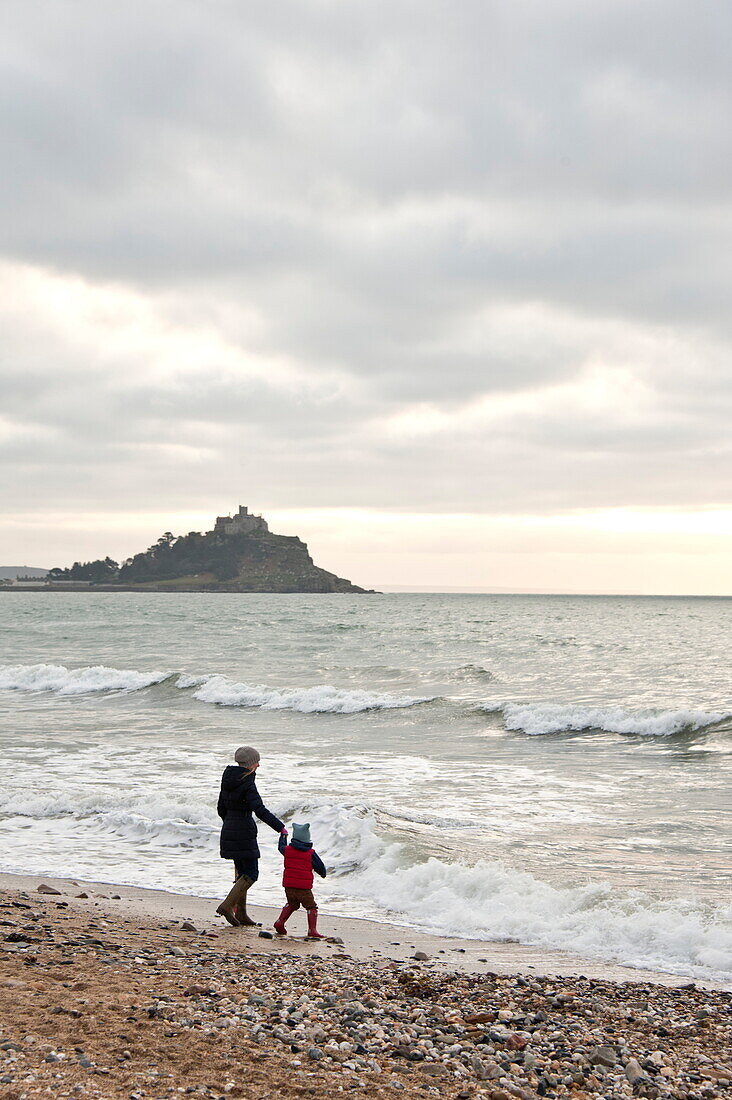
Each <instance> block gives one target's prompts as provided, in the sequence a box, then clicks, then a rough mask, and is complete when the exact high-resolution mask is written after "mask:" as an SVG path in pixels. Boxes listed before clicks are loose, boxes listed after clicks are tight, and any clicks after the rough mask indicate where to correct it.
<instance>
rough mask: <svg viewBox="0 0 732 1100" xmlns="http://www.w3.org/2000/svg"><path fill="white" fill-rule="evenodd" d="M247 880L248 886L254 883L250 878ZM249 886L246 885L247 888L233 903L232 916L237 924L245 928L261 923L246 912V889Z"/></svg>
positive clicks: (259, 925)
mask: <svg viewBox="0 0 732 1100" xmlns="http://www.w3.org/2000/svg"><path fill="white" fill-rule="evenodd" d="M244 877H245V876H244ZM247 882H248V883H249V886H253V885H254V884H253V882H252V880H251V879H247ZM249 886H247V889H246V890H245V891H244V892H243V894H242V895H241V897H240V899H239V901H237V902H236V903H235V904H234V916H235V917H236V919H237V921H238V922H239V924H240V925H242V926H244V927H246V928H261V927H262V925H261V924H260V922H259V921H256V920H252V918H251V917H250V916H249V914H248V913H247V890H248V889H249Z"/></svg>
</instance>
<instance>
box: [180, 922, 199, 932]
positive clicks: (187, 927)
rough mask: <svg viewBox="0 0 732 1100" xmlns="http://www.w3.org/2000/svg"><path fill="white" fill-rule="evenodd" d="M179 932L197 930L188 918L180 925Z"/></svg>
mask: <svg viewBox="0 0 732 1100" xmlns="http://www.w3.org/2000/svg"><path fill="white" fill-rule="evenodd" d="M180 930H181V932H197V931H198V929H197V928H196V926H195V924H192V923H191V921H189V920H184V921H183V923H182V924H181V926H180Z"/></svg>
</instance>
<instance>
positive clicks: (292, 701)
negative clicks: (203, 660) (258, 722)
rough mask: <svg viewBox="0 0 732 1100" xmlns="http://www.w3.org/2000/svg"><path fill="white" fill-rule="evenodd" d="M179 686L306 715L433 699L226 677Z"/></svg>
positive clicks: (233, 703)
mask: <svg viewBox="0 0 732 1100" xmlns="http://www.w3.org/2000/svg"><path fill="white" fill-rule="evenodd" d="M176 686H177V687H179V688H191V687H195V689H196V690H195V691H194V692H193V697H194V699H200V700H201V701H202V702H204V703H218V704H219V705H220V706H225V707H257V708H259V709H260V710H295V711H300V712H301V713H302V714H358V713H360V712H361V711H366V710H394V709H398V708H402V707H413V706H416V705H418V704H419V703H427V702H429V701H430V699H429V697H427V696H422V697H418V696H409V695H406V696H397V695H387V694H382V693H379V692H372V691H355V690H346V689H343V688H336V687H331V686H330V685H329V684H316V685H315V686H313V687H297V688H273V687H266V686H264V685H257V686H253V685H250V684H241V683H236V682H235V681H233V680H229V679H228V678H227V677H226V676H205V677H195V676H180V677H179V678H178V680H177V681H176Z"/></svg>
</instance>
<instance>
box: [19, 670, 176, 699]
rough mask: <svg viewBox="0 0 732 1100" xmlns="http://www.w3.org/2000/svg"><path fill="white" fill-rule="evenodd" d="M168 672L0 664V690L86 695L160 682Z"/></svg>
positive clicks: (130, 689)
mask: <svg viewBox="0 0 732 1100" xmlns="http://www.w3.org/2000/svg"><path fill="white" fill-rule="evenodd" d="M169 675H170V673H169V672H136V671H135V670H134V669H128V668H107V667H106V666H105V665H92V666H88V667H86V668H66V667H65V665H0V690H5V691H52V692H55V693H56V694H57V695H87V694H89V693H90V692H98V691H106V692H129V691H140V690H141V689H142V688H146V687H152V685H153V684H160V683H162V681H163V680H166V679H167V678H168V676H169Z"/></svg>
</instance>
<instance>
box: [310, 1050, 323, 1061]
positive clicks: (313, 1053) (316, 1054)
mask: <svg viewBox="0 0 732 1100" xmlns="http://www.w3.org/2000/svg"><path fill="white" fill-rule="evenodd" d="M323 1057H325V1055H324V1054H323V1051H322V1050H321V1049H320V1047H310V1050H309V1051H308V1058H310V1059H311V1060H312V1061H313V1062H319V1061H320V1059H321V1058H323Z"/></svg>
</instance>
